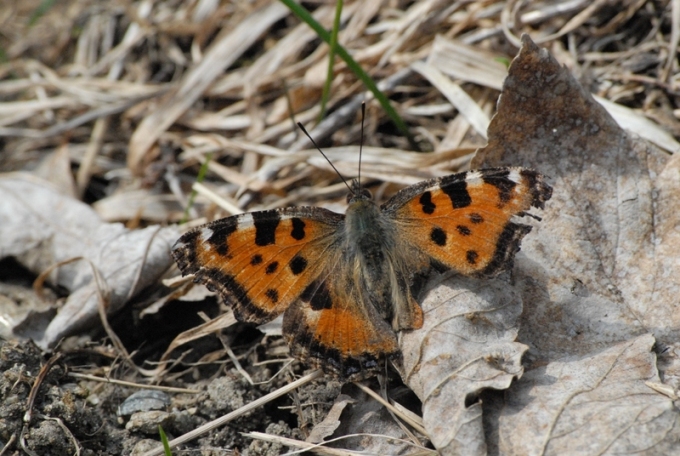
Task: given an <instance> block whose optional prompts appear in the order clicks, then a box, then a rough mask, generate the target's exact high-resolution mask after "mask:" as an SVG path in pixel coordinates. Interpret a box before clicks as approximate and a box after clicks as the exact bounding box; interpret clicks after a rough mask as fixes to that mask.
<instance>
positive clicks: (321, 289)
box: [300, 281, 333, 310]
mask: <svg viewBox="0 0 680 456" xmlns="http://www.w3.org/2000/svg"><path fill="white" fill-rule="evenodd" d="M300 299H302V300H303V301H305V302H308V303H309V305H310V307H311V308H312V310H323V309H330V308H332V307H333V300H332V299H331V294H330V292H329V291H328V287H327V286H326V282H318V281H314V282H312V283H310V284H309V285H308V286H307V288H305V290H304V291H303V292H302V294H301V295H300Z"/></svg>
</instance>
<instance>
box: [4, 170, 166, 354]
mask: <svg viewBox="0 0 680 456" xmlns="http://www.w3.org/2000/svg"><path fill="white" fill-rule="evenodd" d="M178 234H179V231H178V230H177V228H176V227H164V228H161V227H157V226H151V227H148V228H144V229H139V230H128V229H127V228H125V227H124V226H123V225H122V224H119V223H104V222H102V221H101V219H100V218H99V216H98V215H97V214H96V213H95V212H94V211H93V210H92V209H91V208H90V207H88V206H87V205H86V204H84V203H81V202H80V201H77V200H75V199H73V198H71V197H68V196H65V195H63V194H60V193H59V192H58V191H56V190H55V189H54V188H53V187H51V186H50V185H48V184H47V183H46V182H44V181H42V180H40V179H37V178H34V177H31V176H29V175H24V174H6V175H4V176H2V177H0V258H5V257H10V256H11V257H14V258H16V259H17V261H19V262H20V263H21V264H23V265H24V266H25V267H26V268H27V269H29V270H31V271H33V272H34V273H35V274H41V273H43V272H44V271H46V270H48V268H53V267H54V266H55V265H59V264H61V265H60V266H58V267H55V268H54V269H53V271H52V272H51V273H50V275H49V277H48V280H49V281H50V282H51V283H52V284H54V285H58V286H60V287H63V288H65V289H66V290H68V291H69V293H70V294H69V296H68V298H67V299H66V302H65V303H64V304H63V305H62V306H61V307H60V308H59V311H58V312H57V313H56V315H52V314H50V316H49V317H48V318H47V321H45V320H46V319H45V318H26V319H23V320H22V321H14V322H12V323H13V329H14V332H15V333H16V334H17V335H20V336H23V337H30V338H32V339H34V340H35V341H36V342H37V343H38V344H39V345H41V346H42V347H43V348H46V347H51V346H52V345H54V344H55V343H56V342H57V341H59V340H60V339H61V338H62V337H64V336H66V335H69V334H73V333H74V332H76V331H78V330H80V329H83V328H85V327H88V326H91V325H92V324H93V323H95V322H96V321H97V319H98V318H99V317H98V306H99V305H100V297H103V298H104V300H105V302H104V303H103V304H104V305H105V307H106V310H107V312H108V313H109V314H112V313H114V312H116V311H118V310H119V309H120V308H121V307H122V306H123V305H124V304H125V303H126V302H127V301H128V300H129V299H130V298H131V297H133V296H134V295H135V294H136V293H138V292H139V291H140V290H142V289H144V288H145V287H147V286H149V285H152V284H155V283H157V282H158V280H159V279H160V277H161V276H162V274H163V273H164V272H165V271H166V270H167V269H168V268H169V267H170V266H171V264H172V259H171V257H170V246H171V245H172V243H173V242H174V241H175V239H176V238H177V236H178ZM93 268H94V269H95V270H96V271H97V272H98V274H99V277H100V279H101V281H99V282H98V281H97V280H96V278H95V274H94V273H93ZM27 317H31V316H30V315H28V316H27ZM33 317H35V316H33ZM43 323H46V325H45V324H43Z"/></svg>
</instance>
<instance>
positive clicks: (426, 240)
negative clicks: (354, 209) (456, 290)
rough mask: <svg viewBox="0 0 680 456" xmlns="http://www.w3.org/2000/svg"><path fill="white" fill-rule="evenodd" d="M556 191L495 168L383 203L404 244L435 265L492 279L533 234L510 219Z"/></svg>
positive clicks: (522, 172) (521, 173)
mask: <svg viewBox="0 0 680 456" xmlns="http://www.w3.org/2000/svg"><path fill="white" fill-rule="evenodd" d="M551 194H552V189H551V187H550V186H548V185H547V184H546V183H545V182H544V181H543V176H541V175H540V174H538V173H537V172H535V171H533V170H529V169H524V168H491V169H483V170H479V171H469V172H467V173H459V174H453V175H451V176H446V177H443V178H439V179H432V180H429V181H424V182H421V183H419V184H416V185H413V186H411V187H408V188H405V189H403V190H401V191H400V192H398V193H397V194H396V195H395V196H394V197H393V198H392V199H390V200H389V201H388V202H386V203H385V204H384V205H383V211H384V213H385V214H386V215H388V216H391V217H392V218H393V219H394V220H395V222H396V224H397V227H398V230H399V232H400V233H402V237H403V239H404V241H405V242H409V243H411V244H413V245H415V246H416V247H417V248H418V249H419V250H420V251H422V252H424V253H425V254H426V255H428V256H429V257H430V258H431V259H433V260H434V262H435V263H439V264H441V265H443V266H445V267H446V268H449V269H453V270H455V271H457V272H460V273H462V274H466V275H487V276H488V275H493V274H495V273H497V272H499V271H501V270H503V269H507V268H509V267H511V265H512V259H513V257H514V254H515V253H516V252H517V251H518V250H519V244H520V242H521V240H522V238H523V237H524V235H526V234H527V233H528V232H529V231H530V230H531V227H530V226H528V225H523V224H519V223H516V222H513V221H512V218H513V217H514V216H522V215H525V211H527V210H529V209H530V208H531V207H538V208H542V207H543V204H544V202H545V201H546V200H548V199H549V198H550V196H551Z"/></svg>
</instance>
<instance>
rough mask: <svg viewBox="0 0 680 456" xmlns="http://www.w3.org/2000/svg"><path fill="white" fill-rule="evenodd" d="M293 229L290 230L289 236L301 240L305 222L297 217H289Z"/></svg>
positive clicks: (303, 234)
mask: <svg viewBox="0 0 680 456" xmlns="http://www.w3.org/2000/svg"><path fill="white" fill-rule="evenodd" d="M291 222H292V223H293V229H292V230H291V231H290V236H291V237H292V238H293V239H295V240H296V241H301V240H302V239H304V238H305V222H303V221H302V220H300V219H299V218H297V217H294V218H292V219H291Z"/></svg>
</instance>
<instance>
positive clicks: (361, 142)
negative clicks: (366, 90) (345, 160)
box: [357, 101, 366, 188]
mask: <svg viewBox="0 0 680 456" xmlns="http://www.w3.org/2000/svg"><path fill="white" fill-rule="evenodd" d="M365 118H366V102H365V101H362V102H361V140H360V141H359V175H358V176H357V182H359V188H361V152H362V150H363V148H364V119H365Z"/></svg>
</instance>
